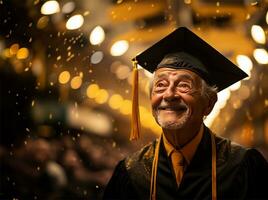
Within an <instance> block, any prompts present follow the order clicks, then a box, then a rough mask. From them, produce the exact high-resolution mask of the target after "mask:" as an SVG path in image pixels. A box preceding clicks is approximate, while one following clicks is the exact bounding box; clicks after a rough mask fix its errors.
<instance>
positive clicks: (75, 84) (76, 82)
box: [71, 76, 82, 90]
mask: <svg viewBox="0 0 268 200" xmlns="http://www.w3.org/2000/svg"><path fill="white" fill-rule="evenodd" d="M81 85H82V78H81V77H80V76H75V77H73V78H72V80H71V88H72V89H74V90H76V89H78V88H80V87H81Z"/></svg>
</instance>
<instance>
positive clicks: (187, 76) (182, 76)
mask: <svg viewBox="0 0 268 200" xmlns="http://www.w3.org/2000/svg"><path fill="white" fill-rule="evenodd" d="M178 77H179V78H181V79H188V80H191V81H192V82H194V78H193V77H192V76H190V75H188V74H182V75H179V76H178Z"/></svg>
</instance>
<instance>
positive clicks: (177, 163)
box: [171, 150, 185, 186]
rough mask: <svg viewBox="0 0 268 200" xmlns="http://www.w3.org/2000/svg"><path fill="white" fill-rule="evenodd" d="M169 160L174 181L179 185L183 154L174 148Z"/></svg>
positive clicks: (183, 161) (183, 162)
mask: <svg viewBox="0 0 268 200" xmlns="http://www.w3.org/2000/svg"><path fill="white" fill-rule="evenodd" d="M171 161H172V165H173V169H174V172H175V176H176V182H177V185H178V186H179V185H180V182H181V179H182V176H183V172H184V164H185V160H184V157H183V155H182V154H181V153H180V152H179V151H176V150H174V151H173V152H172V153H171Z"/></svg>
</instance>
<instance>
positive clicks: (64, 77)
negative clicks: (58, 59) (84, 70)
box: [58, 71, 71, 84]
mask: <svg viewBox="0 0 268 200" xmlns="http://www.w3.org/2000/svg"><path fill="white" fill-rule="evenodd" d="M70 77H71V75H70V72H68V71H63V72H61V73H60V75H59V79H58V80H59V83H61V84H66V83H68V82H69V80H70Z"/></svg>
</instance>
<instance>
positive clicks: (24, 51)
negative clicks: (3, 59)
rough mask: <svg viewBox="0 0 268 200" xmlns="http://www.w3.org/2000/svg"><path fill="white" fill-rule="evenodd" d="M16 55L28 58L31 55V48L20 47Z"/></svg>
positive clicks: (20, 57) (19, 57)
mask: <svg viewBox="0 0 268 200" xmlns="http://www.w3.org/2000/svg"><path fill="white" fill-rule="evenodd" d="M16 56H17V58H18V59H26V58H28V56H29V50H28V49H27V48H25V47H23V48H20V49H19V50H18V52H17V55H16Z"/></svg>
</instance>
